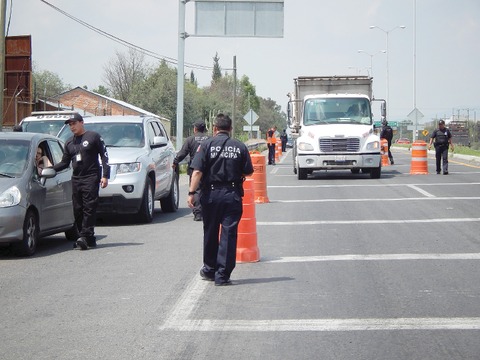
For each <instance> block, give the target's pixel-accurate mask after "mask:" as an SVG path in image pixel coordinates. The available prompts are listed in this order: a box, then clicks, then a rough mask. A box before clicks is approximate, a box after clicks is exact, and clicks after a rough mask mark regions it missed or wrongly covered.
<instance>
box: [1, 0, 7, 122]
mask: <svg viewBox="0 0 480 360" xmlns="http://www.w3.org/2000/svg"><path fill="white" fill-rule="evenodd" d="M5 3H6V2H5V0H0V85H1V87H0V131H2V129H3V96H4V90H3V89H4V88H3V87H4V86H5V12H6V5H5Z"/></svg>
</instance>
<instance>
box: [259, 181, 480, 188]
mask: <svg viewBox="0 0 480 360" xmlns="http://www.w3.org/2000/svg"><path fill="white" fill-rule="evenodd" d="M411 185H414V186H465V185H480V182H471V183H425V184H421V183H418V184H322V185H319V184H314V183H312V184H311V185H308V184H306V185H268V186H267V187H268V188H269V189H270V188H272V189H282V188H288V189H293V188H308V189H310V188H347V187H400V186H411Z"/></svg>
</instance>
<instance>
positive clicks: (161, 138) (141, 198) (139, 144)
mask: <svg viewBox="0 0 480 360" xmlns="http://www.w3.org/2000/svg"><path fill="white" fill-rule="evenodd" d="M84 123H85V129H86V130H92V131H95V132H97V133H99V134H100V135H101V136H102V138H103V140H104V142H105V145H106V146H107V148H108V158H109V164H110V167H111V169H110V179H109V181H108V186H107V187H106V188H104V189H100V192H99V206H98V209H97V213H98V214H99V216H101V215H102V214H103V215H115V214H133V215H135V216H136V218H137V220H138V221H140V222H144V223H149V222H151V221H152V219H153V213H154V207H155V206H154V205H155V200H160V205H161V208H162V210H163V211H164V212H175V211H177V209H178V201H179V190H178V178H179V174H178V172H177V171H175V170H173V168H172V164H173V160H174V158H175V149H174V146H173V144H172V142H171V141H170V139H169V136H168V134H167V132H166V131H165V128H164V126H163V124H162V122H161V121H160V119H159V118H155V117H151V116H92V117H88V118H84ZM71 136H72V133H71V131H70V128H69V126H68V125H66V126H64V128H63V129H62V130H61V131H60V134H59V137H60V138H61V139H62V140H64V141H66V140H67V139H69V138H70V137H71Z"/></svg>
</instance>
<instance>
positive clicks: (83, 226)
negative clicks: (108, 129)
mask: <svg viewBox="0 0 480 360" xmlns="http://www.w3.org/2000/svg"><path fill="white" fill-rule="evenodd" d="M65 124H68V125H69V126H70V130H71V131H72V133H73V136H72V137H71V138H70V139H68V140H67V142H66V143H65V148H64V150H63V157H62V161H61V162H59V163H58V164H56V165H54V166H53V168H54V169H55V170H56V171H60V170H63V169H65V168H67V167H68V166H69V165H70V162H71V163H72V165H73V175H72V193H73V195H72V198H73V212H74V215H75V223H76V224H77V228H78V230H79V233H80V237H79V238H78V239H77V242H76V246H77V247H79V248H80V249H82V250H86V249H88V248H89V247H95V246H97V243H96V241H95V236H94V227H95V216H96V211H97V205H98V191H99V186H101V187H102V188H105V187H107V185H108V178H109V177H110V166H109V165H108V154H107V148H106V147H105V143H104V142H103V139H102V138H101V137H100V135H99V134H98V133H96V132H94V131H87V130H85V127H84V124H83V118H82V116H81V115H80V114H78V113H74V114H72V116H71V117H70V118H69V119H68V120H66V121H65ZM99 156H100V158H101V159H102V168H100V163H99V160H98V157H99ZM102 170H103V175H102V174H101V171H102Z"/></svg>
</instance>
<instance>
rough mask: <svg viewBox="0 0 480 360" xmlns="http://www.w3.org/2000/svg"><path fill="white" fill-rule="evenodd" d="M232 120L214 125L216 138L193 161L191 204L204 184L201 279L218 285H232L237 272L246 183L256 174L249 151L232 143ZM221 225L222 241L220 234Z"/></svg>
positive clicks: (223, 119)
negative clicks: (246, 178)
mask: <svg viewBox="0 0 480 360" xmlns="http://www.w3.org/2000/svg"><path fill="white" fill-rule="evenodd" d="M231 128H232V120H231V119H230V118H229V117H228V116H225V115H223V114H219V115H217V117H216V119H215V122H214V128H213V130H214V136H213V137H211V138H209V139H207V140H205V141H204V142H202V144H201V145H200V146H199V148H198V151H197V154H196V155H195V157H194V158H193V161H192V164H191V167H192V169H193V173H192V180H191V182H190V189H189V193H188V200H187V204H188V206H189V207H193V195H194V193H195V191H196V190H197V188H198V185H199V184H200V181H201V183H202V196H201V198H200V202H201V204H202V210H203V231H204V235H203V267H202V268H201V269H200V276H201V277H202V278H203V279H205V280H211V281H215V285H217V286H222V285H230V284H231V281H230V275H231V273H232V271H233V269H234V268H235V262H236V253H237V230H238V223H239V221H240V219H241V217H242V211H243V207H242V196H243V180H244V179H245V176H247V175H250V174H252V173H253V166H252V161H251V159H250V154H249V152H248V149H247V147H246V146H245V144H243V143H242V142H240V141H238V140H236V139H232V138H230V136H229V133H230V131H231ZM220 225H221V234H220V241H219V239H218V237H219V231H220Z"/></svg>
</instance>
